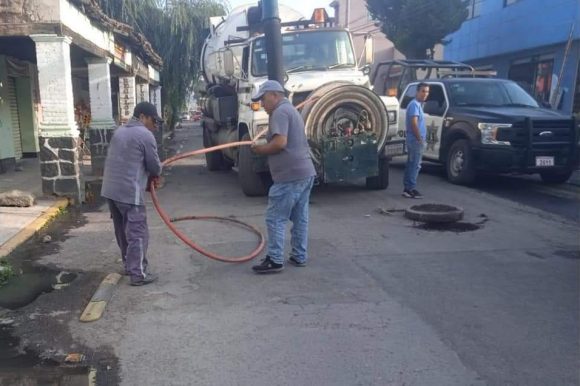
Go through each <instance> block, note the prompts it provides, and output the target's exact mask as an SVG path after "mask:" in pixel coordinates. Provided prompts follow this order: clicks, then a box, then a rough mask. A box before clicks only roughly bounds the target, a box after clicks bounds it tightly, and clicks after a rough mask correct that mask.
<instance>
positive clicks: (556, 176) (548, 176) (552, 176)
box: [540, 170, 573, 184]
mask: <svg viewBox="0 0 580 386" xmlns="http://www.w3.org/2000/svg"><path fill="white" fill-rule="evenodd" d="M572 173H573V171H572V170H567V171H565V172H554V171H552V172H543V173H540V177H542V181H543V182H544V183H545V184H563V183H565V182H566V181H568V180H569V179H570V177H571V176H572Z"/></svg>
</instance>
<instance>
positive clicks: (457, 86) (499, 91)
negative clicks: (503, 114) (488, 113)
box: [449, 80, 539, 108]
mask: <svg viewBox="0 0 580 386" xmlns="http://www.w3.org/2000/svg"><path fill="white" fill-rule="evenodd" d="M449 98H450V99H451V104H452V105H454V106H457V107H468V106H488V107H532V108H538V107H539V106H538V103H537V102H536V101H535V100H534V98H532V97H531V96H530V95H529V94H528V93H526V92H525V91H524V90H523V89H522V88H521V87H520V86H518V85H517V84H516V83H514V82H510V81H489V80H482V81H465V82H461V81H457V82H450V83H449Z"/></svg>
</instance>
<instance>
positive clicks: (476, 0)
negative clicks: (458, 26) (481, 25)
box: [466, 0, 484, 19]
mask: <svg viewBox="0 0 580 386" xmlns="http://www.w3.org/2000/svg"><path fill="white" fill-rule="evenodd" d="M483 1H484V0H466V4H467V19H473V18H474V17H478V16H479V15H481V3H483Z"/></svg>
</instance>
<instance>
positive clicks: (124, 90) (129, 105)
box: [119, 76, 136, 122]
mask: <svg viewBox="0 0 580 386" xmlns="http://www.w3.org/2000/svg"><path fill="white" fill-rule="evenodd" d="M119 105H120V106H119V108H120V111H119V117H120V119H121V121H122V122H127V121H128V120H129V119H130V118H131V117H132V116H133V110H134V109H135V105H136V103H135V77H134V76H120V77H119Z"/></svg>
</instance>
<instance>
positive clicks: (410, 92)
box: [401, 84, 417, 109]
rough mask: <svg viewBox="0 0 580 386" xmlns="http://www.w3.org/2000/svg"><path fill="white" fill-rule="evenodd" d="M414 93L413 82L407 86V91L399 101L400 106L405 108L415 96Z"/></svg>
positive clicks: (414, 85)
mask: <svg viewBox="0 0 580 386" xmlns="http://www.w3.org/2000/svg"><path fill="white" fill-rule="evenodd" d="M416 95H417V85H416V84H413V85H411V86H409V88H408V89H407V92H406V93H405V96H404V97H403V101H402V102H401V108H402V109H406V108H407V106H408V105H409V103H411V101H412V100H413V99H414V98H415V96H416Z"/></svg>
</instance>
